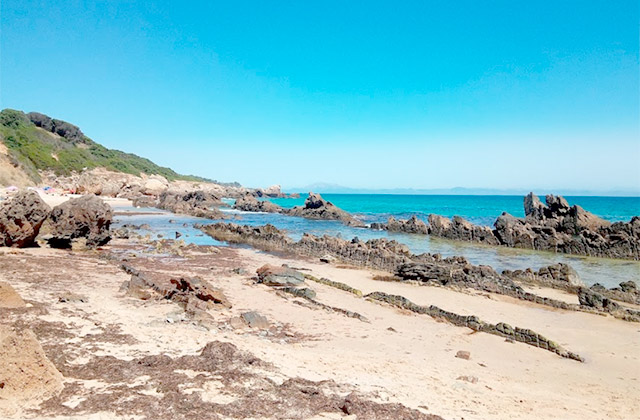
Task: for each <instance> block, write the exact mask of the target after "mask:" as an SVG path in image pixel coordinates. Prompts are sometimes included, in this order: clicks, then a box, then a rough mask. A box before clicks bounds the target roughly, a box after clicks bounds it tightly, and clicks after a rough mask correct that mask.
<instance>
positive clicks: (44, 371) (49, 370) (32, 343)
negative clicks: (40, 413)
mask: <svg viewBox="0 0 640 420" xmlns="http://www.w3.org/2000/svg"><path fill="white" fill-rule="evenodd" d="M0 354H1V355H2V357H0V376H1V377H0V383H1V384H2V387H0V395H2V398H1V401H2V402H1V403H0V417H2V418H14V417H15V415H16V414H17V413H20V411H19V410H21V409H25V408H35V407H36V406H37V405H38V404H39V403H40V402H41V401H44V400H47V399H49V398H52V397H54V396H56V395H58V394H59V393H60V392H61V391H62V389H63V388H64V385H63V379H64V378H63V377H62V374H61V373H60V372H59V371H58V370H57V369H56V367H55V366H54V364H53V363H51V361H50V360H49V359H48V358H47V355H46V354H45V352H44V350H43V349H42V346H41V345H40V343H39V342H38V339H37V338H36V335H35V334H34V333H33V332H32V331H31V330H28V329H25V330H15V329H12V328H10V327H8V326H5V325H0ZM20 417H21V418H24V417H23V416H20Z"/></svg>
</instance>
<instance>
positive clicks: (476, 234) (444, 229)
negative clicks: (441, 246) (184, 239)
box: [429, 214, 499, 245]
mask: <svg viewBox="0 0 640 420" xmlns="http://www.w3.org/2000/svg"><path fill="white" fill-rule="evenodd" d="M429 234H430V235H433V236H439V237H441V238H447V239H453V240H456V241H468V242H481V243H485V244H487V245H499V242H498V240H497V239H496V237H495V236H494V235H493V232H492V231H491V228H489V227H488V226H478V225H474V224H473V223H471V222H469V221H468V220H465V219H463V218H462V217H460V216H453V219H449V218H447V217H443V216H438V215H437V214H430V215H429Z"/></svg>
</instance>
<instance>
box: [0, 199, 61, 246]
mask: <svg viewBox="0 0 640 420" xmlns="http://www.w3.org/2000/svg"><path fill="white" fill-rule="evenodd" d="M50 212H51V208H50V207H49V206H48V205H47V204H46V203H45V202H44V201H43V200H42V198H40V196H39V195H38V193H36V192H35V191H19V192H18V193H16V194H15V195H14V196H13V197H11V198H10V199H8V200H7V201H5V202H3V203H2V204H0V246H12V247H18V248H22V247H25V246H29V245H32V244H33V242H34V241H35V239H36V236H38V232H39V231H40V227H41V226H42V223H43V222H44V221H45V220H46V219H47V217H48V216H49V213H50Z"/></svg>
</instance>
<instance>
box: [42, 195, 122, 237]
mask: <svg viewBox="0 0 640 420" xmlns="http://www.w3.org/2000/svg"><path fill="white" fill-rule="evenodd" d="M112 216H113V213H112V211H111V207H110V206H109V205H108V204H106V203H105V202H104V201H102V200H101V199H100V198H98V197H96V196H94V195H85V196H83V197H79V198H73V199H71V200H69V201H66V202H64V203H62V204H60V205H59V206H56V207H54V209H53V211H52V212H51V215H50V220H51V224H52V232H51V235H52V238H51V239H49V244H50V245H51V246H53V247H55V248H70V247H71V242H72V241H73V240H75V239H79V238H84V239H86V246H87V247H96V246H101V245H104V244H106V243H107V242H109V240H111V236H110V234H109V227H110V226H111V220H112Z"/></svg>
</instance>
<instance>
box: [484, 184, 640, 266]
mask: <svg viewBox="0 0 640 420" xmlns="http://www.w3.org/2000/svg"><path fill="white" fill-rule="evenodd" d="M546 202H547V205H546V206H545V205H544V204H542V203H541V202H540V200H539V199H538V197H537V196H535V194H533V193H530V194H529V195H527V196H526V197H525V200H524V203H525V215H526V216H525V218H524V219H517V218H515V217H513V216H511V215H508V214H507V213H503V215H502V216H500V217H499V218H498V220H497V221H496V224H495V231H494V233H495V235H496V237H497V238H498V239H499V240H500V243H501V244H504V245H507V246H512V247H517V248H531V249H539V250H550V251H556V252H563V253H567V254H579V255H591V256H600V257H610V258H628V259H635V260H638V259H640V218H639V217H634V218H632V219H631V221H630V222H626V223H625V222H618V223H614V224H611V223H609V222H607V221H605V220H603V219H601V218H599V217H597V216H595V215H593V214H591V213H589V212H587V211H585V210H584V209H583V208H582V207H580V206H569V203H567V201H566V200H565V199H564V198H563V197H559V196H553V195H548V196H547V197H546Z"/></svg>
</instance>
